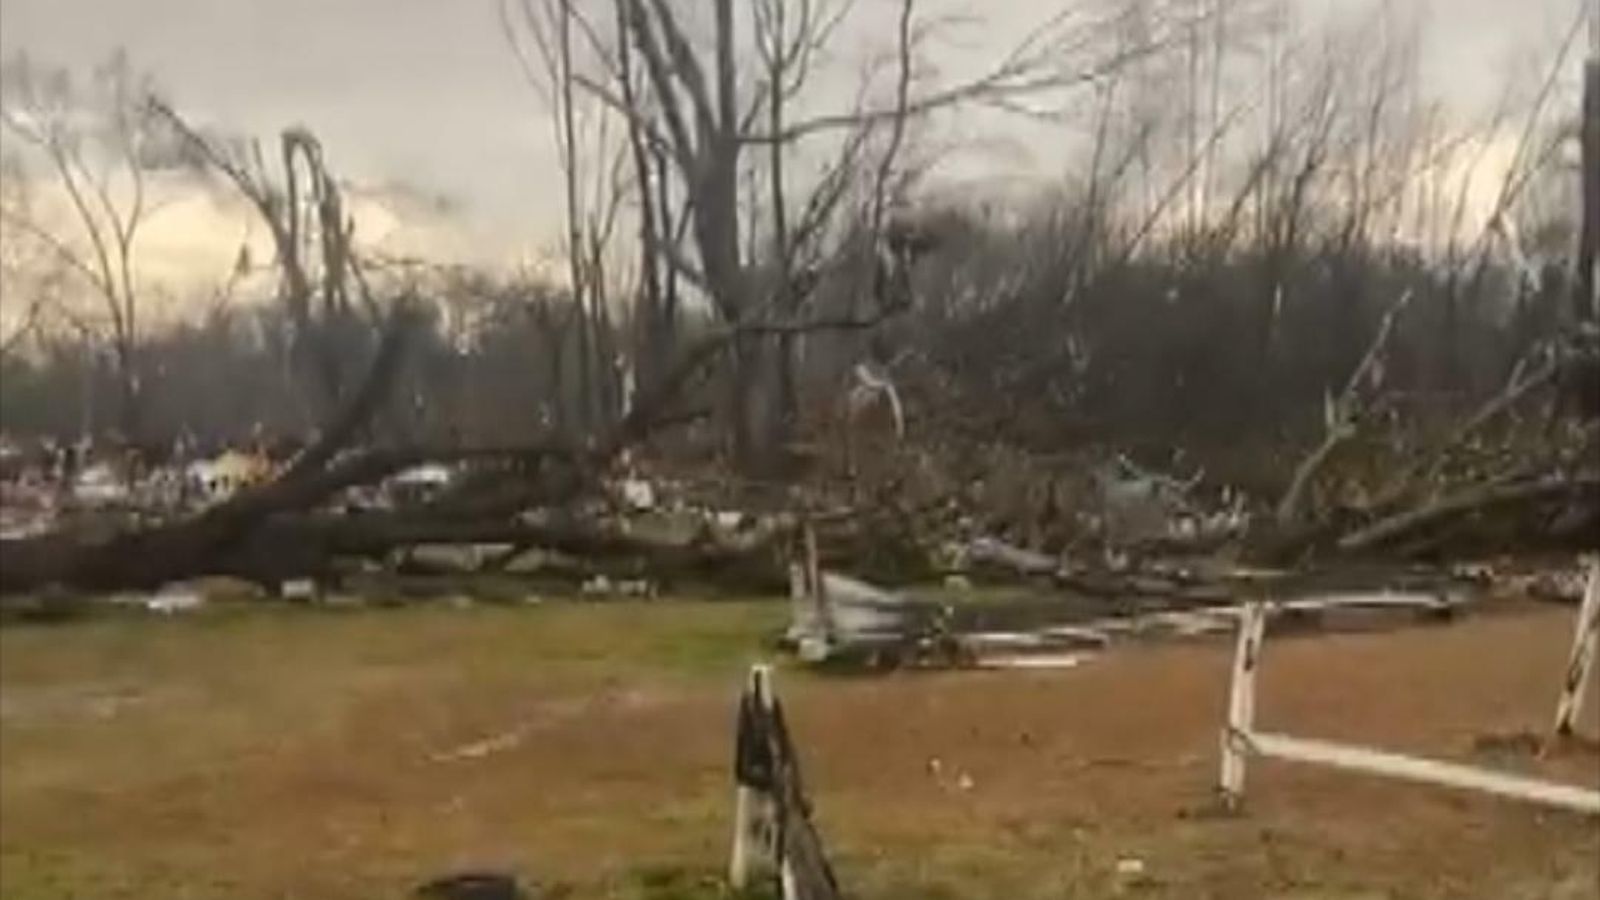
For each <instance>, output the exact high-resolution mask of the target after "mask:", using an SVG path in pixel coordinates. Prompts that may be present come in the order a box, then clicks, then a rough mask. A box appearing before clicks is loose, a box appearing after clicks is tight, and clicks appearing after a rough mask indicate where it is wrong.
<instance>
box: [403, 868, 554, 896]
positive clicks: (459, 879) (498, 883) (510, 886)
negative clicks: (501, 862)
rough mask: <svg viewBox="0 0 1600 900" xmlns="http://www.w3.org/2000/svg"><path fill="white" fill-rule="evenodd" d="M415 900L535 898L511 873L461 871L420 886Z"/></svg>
mask: <svg viewBox="0 0 1600 900" xmlns="http://www.w3.org/2000/svg"><path fill="white" fill-rule="evenodd" d="M411 896H412V897H413V898H414V900H535V898H534V895H532V894H530V893H528V892H527V891H524V890H523V889H522V888H520V887H518V886H517V880H516V879H515V878H513V877H511V876H510V875H502V874H499V873H496V872H461V873H458V874H455V875H446V876H444V877H442V878H435V879H434V880H432V881H430V882H428V883H427V884H424V885H422V886H421V887H419V888H417V889H416V890H415V891H413V892H412V893H411Z"/></svg>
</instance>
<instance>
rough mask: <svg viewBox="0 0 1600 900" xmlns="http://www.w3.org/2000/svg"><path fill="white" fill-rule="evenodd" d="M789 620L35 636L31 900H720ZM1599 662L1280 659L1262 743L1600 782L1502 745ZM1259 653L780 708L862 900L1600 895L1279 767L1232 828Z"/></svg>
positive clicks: (14, 673)
mask: <svg viewBox="0 0 1600 900" xmlns="http://www.w3.org/2000/svg"><path fill="white" fill-rule="evenodd" d="M785 613H786V609H785V607H784V605H783V604H779V603H728V602H723V603H662V602H657V603H642V602H641V603H619V604H549V605H546V606H541V607H528V608H491V607H477V608H472V609H466V610H457V609H444V608H409V609H389V610H361V611H343V612H333V611H289V610H282V609H267V608H256V609H215V610H207V611H205V612H203V613H201V614H198V615H193V616H186V617H175V618H170V619H161V618H151V617H137V618H135V617H114V618H106V619H101V620H95V621H87V622H75V623H68V624H60V625H48V626H46V625H32V626H8V627H6V628H4V629H0V895H3V896H4V897H5V898H8V900H43V898H65V897H85V898H89V897H93V898H116V897H152V898H154V897H160V898H185V897H193V898H223V900H226V898H382V897H403V896H404V895H405V892H406V890H407V889H408V887H409V886H411V885H414V884H417V883H419V882H421V881H423V880H426V879H428V878H430V877H434V876H436V875H439V874H442V873H444V872H448V871H453V870H458V869H462V868H482V867H493V868H505V869H510V870H514V871H516V872H518V873H519V874H521V875H522V876H523V877H524V878H525V879H528V880H532V881H537V882H539V883H540V884H542V885H545V886H546V887H549V888H554V889H555V892H556V893H561V894H565V895H566V896H569V897H574V898H602V897H604V898H611V897H617V898H628V897H637V898H647V900H669V898H681V900H686V898H698V897H717V896H721V895H722V892H721V889H720V888H719V887H718V885H717V882H716V878H717V873H718V872H719V870H720V869H721V867H722V865H723V863H724V860H725V855H726V844H727V837H728V831H729V828H730V822H729V819H730V811H731V806H732V803H731V799H732V786H731V782H730V772H729V756H730V753H731V742H732V729H731V726H732V702H733V699H734V694H735V692H736V690H737V688H738V685H739V683H740V680H741V678H742V675H743V672H744V670H745V668H746V666H747V665H748V664H749V663H750V662H752V661H754V660H756V659H759V658H762V657H763V656H765V655H766V654H767V653H768V651H767V649H766V641H767V639H768V638H769V637H770V636H771V635H772V634H773V633H774V632H775V631H776V630H777V629H778V628H779V627H780V626H781V624H782V621H783V619H784V616H785ZM1569 636H1570V614H1569V613H1568V612H1566V611H1563V610H1545V611H1537V612H1531V613H1527V614H1520V615H1517V616H1508V617H1493V618H1482V619H1473V620H1469V621H1467V622H1466V623H1464V624H1460V625H1455V626H1451V627H1448V628H1425V629H1413V630H1407V631H1403V632H1396V633H1391V634H1381V635H1361V636H1340V637H1324V638H1316V639H1297V640H1283V641H1280V642H1269V645H1268V651H1267V652H1268V657H1267V661H1266V663H1265V665H1266V669H1265V670H1264V672H1263V676H1262V677H1263V699H1262V709H1261V717H1262V723H1263V725H1264V726H1271V727H1275V728H1281V729H1282V730H1287V731H1291V732H1294V733H1303V734H1307V735H1317V736H1323V737H1330V738H1345V739H1352V740H1360V741H1362V742H1364V743H1372V744H1381V745H1383V746H1385V747H1389V748H1392V749H1396V750H1402V751H1410V752H1418V753H1424V754H1428V755H1433V756H1439V757H1448V758H1460V759H1470V760H1475V761H1478V762H1483V763H1485V764H1496V765H1504V766H1515V767H1518V768H1523V769H1528V770H1530V771H1535V772H1539V773H1542V774H1545V775H1547V776H1548V777H1553V778H1561V779H1564V780H1568V781H1574V782H1580V783H1589V784H1600V756H1596V755H1594V754H1593V753H1592V752H1589V751H1586V750H1577V751H1573V752H1572V753H1569V754H1564V755H1561V756H1559V757H1557V758H1554V759H1550V760H1544V761H1535V760H1532V759H1528V758H1523V757H1516V756H1509V757H1508V756H1505V755H1504V754H1502V755H1501V756H1498V757H1491V756H1485V755H1484V753H1485V751H1483V750H1481V749H1479V748H1478V745H1477V743H1476V738H1477V737H1479V736H1481V735H1484V734H1495V733H1503V732H1512V731H1518V730H1526V729H1538V728H1540V727H1543V726H1544V724H1545V723H1546V720H1547V719H1548V717H1549V715H1550V714H1551V712H1552V707H1553V703H1554V694H1555V684H1556V683H1557V682H1558V680H1559V677H1560V669H1561V665H1562V657H1563V656H1564V654H1565V651H1566V647H1567V641H1568V640H1569V639H1570V638H1569ZM1230 653H1231V647H1230V646H1229V645H1228V643H1227V642H1226V641H1218V642H1208V643H1202V644H1192V645H1185V646H1163V647H1153V646H1145V647H1128V648H1124V649H1119V650H1117V651H1116V652H1114V653H1112V654H1109V655H1107V656H1105V657H1104V658H1101V659H1097V660H1094V661H1092V662H1090V663H1088V664H1086V665H1084V666H1081V667H1079V668H1078V669H1074V670H1069V671H1061V672H1032V673H978V672H965V673H941V674H909V673H908V674H897V675H891V676H887V677H880V678H871V679H868V678H840V677H824V676H814V675H809V674H806V673H802V672H797V671H785V672H782V673H781V674H780V692H781V693H782V695H783V696H784V698H785V700H786V702H787V703H788V705H789V707H790V713H791V719H792V727H793V729H794V731H795V735H796V739H797V741H798V743H799V746H800V751H801V754H802V755H803V757H804V758H805V762H806V764H807V773H806V774H807V777H808V781H809V782H810V784H811V786H812V793H813V799H814V800H815V802H816V805H817V811H818V818H819V823H820V826H821V828H822V831H823V834H824V835H825V837H826V838H827V839H828V841H829V844H830V847H831V849H832V851H833V853H834V856H835V861H836V863H837V865H838V868H839V870H840V874H841V876H842V879H843V881H844V882H845V884H846V886H847V888H848V890H849V892H850V894H851V895H852V896H855V897H861V898H868V900H873V898H883V900H890V898H896V900H898V898H908V900H909V898H940V897H950V898H969V897H970V898H1013V897H1015V898H1021V900H1028V898H1060V897H1094V898H1098V897H1115V896H1138V897H1155V898H1174V900H1175V898H1195V897H1215V898H1219V900H1222V898H1228V900H1234V898H1252V897H1273V898H1296V900H1313V898H1318V900H1323V898H1326V900H1356V898H1402V897H1403V898H1412V897H1417V898H1432V897H1482V898H1496V900H1499V898H1529V900H1533V898H1555V900H1579V898H1593V897H1597V896H1600V886H1597V885H1600V825H1597V824H1596V823H1594V822H1593V821H1585V820H1582V819H1580V818H1577V817H1575V816H1569V815H1564V814H1558V813H1553V812H1546V811H1544V810H1541V809H1537V808H1532V807H1524V806H1519V805H1515V804H1510V803H1503V802H1497V801H1493V800H1489V799H1484V798H1480V797H1476V796H1472V795H1462V794H1455V793H1449V792H1445V791H1436V790H1432V789H1427V788H1419V787H1409V786H1399V785H1395V784H1391V783H1387V782H1378V781H1374V780H1371V779H1366V778H1362V777H1358V776H1350V775H1341V774H1338V773H1331V772H1326V771H1320V770H1308V769H1303V768H1294V767H1290V766H1284V765H1276V764H1258V765H1255V766H1253V767H1252V770H1251V773H1250V779H1251V781H1250V798H1251V799H1250V807H1249V809H1248V810H1247V812H1246V814H1245V815H1243V816H1239V817H1231V818H1220V817H1216V816H1213V815H1210V814H1208V806H1209V804H1208V800H1209V789H1210V785H1211V783H1212V781H1213V779H1214V775H1215V766H1216V758H1215V757H1216V743H1217V727H1218V725H1219V724H1220V721H1221V709H1222V694H1223V691H1224V689H1225V684H1224V682H1225V678H1226V670H1227V665H1228V657H1229V654H1230ZM1596 698H1600V690H1596V691H1592V692H1591V701H1590V706H1591V709H1590V710H1588V711H1587V713H1586V715H1587V716H1588V718H1587V719H1586V720H1585V722H1586V724H1587V726H1588V728H1589V729H1590V730H1593V729H1594V728H1595V727H1596V723H1597V722H1600V715H1597V713H1596V710H1595V709H1593V708H1592V707H1593V706H1594V705H1595V700H1596ZM1131 860H1138V861H1139V863H1140V864H1141V865H1142V869H1143V871H1142V874H1138V875H1133V874H1129V870H1130V868H1131V867H1132V866H1133V864H1132V863H1131V862H1130V861H1131ZM1119 863H1120V866H1119ZM1119 868H1120V872H1119Z"/></svg>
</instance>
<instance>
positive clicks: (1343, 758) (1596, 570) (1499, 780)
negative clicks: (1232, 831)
mask: <svg viewBox="0 0 1600 900" xmlns="http://www.w3.org/2000/svg"><path fill="white" fill-rule="evenodd" d="M1268 609H1269V607H1268V605H1267V604H1262V603H1251V604H1249V605H1247V606H1246V607H1244V609H1243V611H1242V613H1241V615H1240V619H1239V638H1238V644H1237V647H1236V650H1235V652H1234V661H1233V680H1232V684H1231V686H1230V690H1229V693H1228V721H1227V724H1226V725H1225V726H1224V728H1223V732H1222V770H1221V778H1220V785H1219V786H1220V789H1221V793H1222V799H1223V803H1224V804H1225V805H1226V806H1228V807H1229V808H1238V807H1239V806H1240V805H1241V804H1242V803H1243V801H1244V777H1245V762H1246V760H1247V758H1248V757H1249V756H1250V755H1251V754H1254V755H1257V756H1267V757H1276V758H1278V759H1287V760H1294V761H1297V762H1302V763H1310V764H1313V765H1322V766H1329V767H1332V768H1337V769H1346V770H1350V771H1357V772H1366V773H1368V774H1372V775H1379V776H1383V777H1388V778H1399V779H1404V780H1408V781H1418V782H1424V783H1427V784H1435V785H1442V786H1445V787H1453V788H1458V789H1463V790H1472V791H1479V792H1483V793H1489V794H1494V795H1497V796H1501V797H1508V798H1511V799H1516V800H1524V801H1528V802H1532V803H1541V804H1545V805H1549V806H1556V807H1560V808H1563V809H1568V810H1572V811H1575V812H1580V813H1586V814H1589V815H1600V791H1595V790H1590V789H1588V788H1582V787H1578V786H1576V785H1567V784H1557V783H1553V782H1548V781H1541V780H1538V779H1533V778H1526V777H1522V776H1518V775H1510V774H1506V773H1501V772H1493V771H1489V770H1487V769H1480V768H1475V767H1472V766H1465V765H1460V764H1456V763H1447V762H1440V761H1437V760H1430V759H1420V758H1417V757H1412V756H1404V755H1401V754H1397V753H1389V752H1385V751H1381V750H1374V749H1371V748H1368V747H1359V746H1354V745H1349V744H1340V743H1334V742H1332V741H1323V740H1314V739H1310V738H1303V737H1293V736H1290V735H1285V734H1273V733H1270V732H1263V731H1258V730H1256V727H1255V698H1256V674H1257V672H1258V670H1259V669H1260V663H1261V648H1262V642H1263V639H1264V637H1265V633H1266V621H1267V614H1268ZM1575 631H1576V633H1575V635H1574V641H1573V649H1572V654H1571V658H1570V660H1569V663H1568V667H1567V674H1566V678H1565V679H1564V681H1563V683H1562V689H1561V695H1560V699H1559V701H1558V704H1557V708H1558V712H1557V717H1556V733H1557V735H1558V736H1560V735H1568V734H1571V733H1572V731H1573V729H1574V728H1575V725H1576V718H1577V714H1578V711H1579V710H1580V709H1581V708H1582V699H1583V691H1584V688H1585V686H1586V685H1587V684H1588V681H1589V674H1590V670H1591V668H1592V666H1593V664H1594V659H1595V649H1596V646H1595V645H1596V641H1597V638H1600V561H1596V562H1591V563H1590V566H1589V579H1588V587H1587V590H1586V591H1585V594H1584V600H1583V604H1582V606H1581V607H1580V608H1579V612H1578V617H1577V624H1576V629H1575Z"/></svg>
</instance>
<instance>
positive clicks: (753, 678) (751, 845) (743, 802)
mask: <svg viewBox="0 0 1600 900" xmlns="http://www.w3.org/2000/svg"><path fill="white" fill-rule="evenodd" d="M745 696H746V697H754V698H755V699H756V702H758V703H760V704H761V707H762V708H763V709H764V710H766V711H767V712H769V713H770V712H771V711H772V707H773V699H772V698H773V693H772V668H771V667H770V666H764V665H756V666H751V667H750V681H749V683H748V684H746V686H745ZM771 809H772V800H771V798H770V797H768V796H766V794H764V793H762V792H761V791H758V790H757V789H755V788H753V787H749V786H747V785H745V784H737V785H736V788H735V793H734V821H733V851H732V854H731V856H730V858H729V860H728V884H729V885H731V886H732V887H733V889H734V890H744V889H745V888H746V887H748V886H749V881H750V871H751V868H752V862H753V856H754V854H755V853H756V852H757V851H758V850H759V851H762V852H764V853H767V854H768V859H767V860H766V862H767V863H769V864H770V863H771V858H770V851H771V848H770V847H769V846H766V843H767V838H766V834H764V832H765V831H770V830H771V822H770V821H769V820H770V819H771Z"/></svg>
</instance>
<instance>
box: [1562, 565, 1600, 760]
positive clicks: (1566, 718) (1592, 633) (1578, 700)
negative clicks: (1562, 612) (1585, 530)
mask: <svg viewBox="0 0 1600 900" xmlns="http://www.w3.org/2000/svg"><path fill="white" fill-rule="evenodd" d="M1597 643H1600V559H1594V560H1590V562H1589V582H1588V585H1587V586H1586V587H1585V589H1584V592H1583V605H1581V606H1579V607H1578V620H1577V625H1576V627H1575V628H1574V630H1573V634H1572V655H1571V656H1570V657H1568V659H1567V669H1566V679H1565V680H1564V681H1563V682H1562V683H1561V700H1560V702H1558V703H1557V704H1556V736H1557V737H1569V736H1571V735H1572V733H1573V731H1574V730H1575V729H1576V727H1577V724H1578V714H1579V713H1580V712H1581V711H1582V710H1583V694H1584V691H1585V690H1586V689H1587V688H1588V686H1589V671H1590V670H1591V669H1592V668H1593V667H1594V658H1595V649H1596V644H1597Z"/></svg>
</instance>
